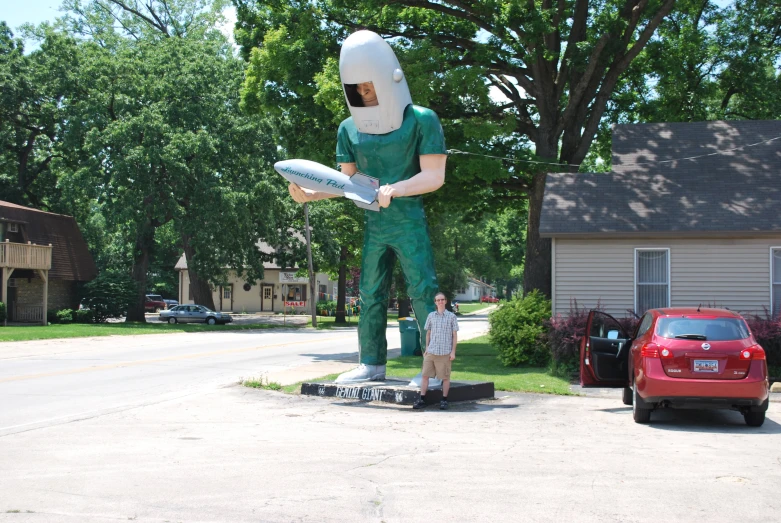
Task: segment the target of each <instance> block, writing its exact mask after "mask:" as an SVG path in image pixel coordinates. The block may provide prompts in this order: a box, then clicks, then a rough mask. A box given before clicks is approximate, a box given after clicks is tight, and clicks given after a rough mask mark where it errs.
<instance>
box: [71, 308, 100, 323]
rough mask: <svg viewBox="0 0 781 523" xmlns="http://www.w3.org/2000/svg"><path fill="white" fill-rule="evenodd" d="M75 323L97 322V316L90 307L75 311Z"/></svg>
mask: <svg viewBox="0 0 781 523" xmlns="http://www.w3.org/2000/svg"><path fill="white" fill-rule="evenodd" d="M73 323H95V316H94V315H93V313H92V311H91V310H90V309H77V310H75V311H73Z"/></svg>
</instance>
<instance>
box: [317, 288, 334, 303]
mask: <svg viewBox="0 0 781 523" xmlns="http://www.w3.org/2000/svg"><path fill="white" fill-rule="evenodd" d="M318 288H319V289H320V290H319V291H318V292H319V293H320V295H319V296H318V299H321V300H330V299H331V298H330V297H329V296H328V287H326V286H325V285H320V286H319V287H318Z"/></svg>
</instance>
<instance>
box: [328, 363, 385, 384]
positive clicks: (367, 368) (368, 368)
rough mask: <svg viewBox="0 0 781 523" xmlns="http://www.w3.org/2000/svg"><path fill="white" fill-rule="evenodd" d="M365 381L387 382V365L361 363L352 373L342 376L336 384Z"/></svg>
mask: <svg viewBox="0 0 781 523" xmlns="http://www.w3.org/2000/svg"><path fill="white" fill-rule="evenodd" d="M364 381H385V365H364V364H363V363H361V364H360V365H358V366H357V367H356V368H354V369H353V370H351V371H347V372H345V373H343V374H340V375H339V377H338V378H336V379H335V380H334V382H335V383H361V382H364Z"/></svg>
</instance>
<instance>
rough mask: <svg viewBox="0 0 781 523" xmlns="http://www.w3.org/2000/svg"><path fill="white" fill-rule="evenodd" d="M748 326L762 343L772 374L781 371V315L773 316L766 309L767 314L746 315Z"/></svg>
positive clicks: (758, 341)
mask: <svg viewBox="0 0 781 523" xmlns="http://www.w3.org/2000/svg"><path fill="white" fill-rule="evenodd" d="M744 318H746V323H748V328H749V329H751V333H752V334H753V335H754V338H755V339H756V340H757V343H759V344H760V345H762V348H763V349H765V354H766V355H767V365H768V367H771V372H770V374H771V375H772V374H774V373H778V372H779V371H781V317H775V318H773V317H771V316H770V313H769V312H768V311H767V309H765V316H764V317H762V316H757V315H753V316H744Z"/></svg>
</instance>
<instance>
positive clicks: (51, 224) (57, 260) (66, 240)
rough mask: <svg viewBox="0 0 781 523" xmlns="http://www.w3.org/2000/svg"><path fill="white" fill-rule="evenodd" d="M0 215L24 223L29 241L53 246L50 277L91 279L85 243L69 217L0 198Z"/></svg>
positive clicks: (92, 266)
mask: <svg viewBox="0 0 781 523" xmlns="http://www.w3.org/2000/svg"><path fill="white" fill-rule="evenodd" d="M0 218H3V219H5V220H8V221H13V222H20V223H24V224H25V231H26V234H27V239H28V240H29V241H31V242H32V243H35V244H37V245H49V244H51V245H52V268H51V270H50V271H49V276H51V277H52V278H57V279H61V280H69V281H90V280H93V279H94V278H95V276H96V275H97V269H96V268H95V262H94V260H93V259H92V255H91V254H90V252H89V249H88V248H87V243H86V242H85V241H84V237H83V236H82V235H81V230H80V229H79V226H78V225H77V224H76V220H74V219H73V218H72V217H71V216H66V215H64V214H55V213H52V212H45V211H40V210H38V209H33V208H31V207H23V206H21V205H16V204H13V203H9V202H4V201H0Z"/></svg>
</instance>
